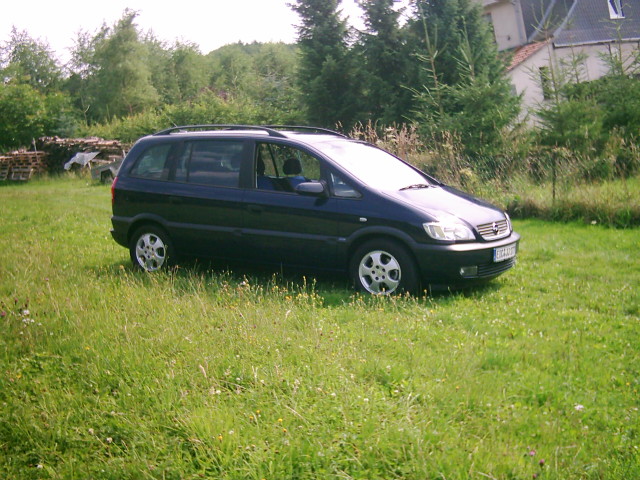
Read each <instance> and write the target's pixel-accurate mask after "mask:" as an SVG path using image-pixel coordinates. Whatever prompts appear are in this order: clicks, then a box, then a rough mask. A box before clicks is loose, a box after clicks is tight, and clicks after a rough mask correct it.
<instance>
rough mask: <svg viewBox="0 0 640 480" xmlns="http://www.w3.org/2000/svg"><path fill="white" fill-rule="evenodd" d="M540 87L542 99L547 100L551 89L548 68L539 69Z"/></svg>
mask: <svg viewBox="0 0 640 480" xmlns="http://www.w3.org/2000/svg"><path fill="white" fill-rule="evenodd" d="M540 87H541V89H542V98H544V99H545V100H549V99H550V98H551V93H552V89H553V86H552V84H551V72H550V71H549V67H540Z"/></svg>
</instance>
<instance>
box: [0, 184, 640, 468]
mask: <svg viewBox="0 0 640 480" xmlns="http://www.w3.org/2000/svg"><path fill="white" fill-rule="evenodd" d="M109 215H110V200H109V190H108V187H105V186H102V185H94V184H92V183H90V182H87V181H86V180H82V179H58V180H55V179H52V180H39V181H33V182H31V183H29V184H24V185H1V186H0V355H1V357H0V478H3V479H5V478H6V479H32V478H33V479H39V478H60V479H151V478H153V479H197V478H215V479H217V478H222V479H225V478H226V479H250V480H260V479H267V480H279V479H316V478H318V479H416V480H425V479H447V480H451V479H468V478H473V479H487V478H488V479H505V480H506V479H531V478H534V476H537V478H542V479H558V480H560V479H562V480H565V479H634V478H640V450H639V449H640V418H639V414H638V408H639V406H640V396H639V395H638V390H639V389H640V293H639V291H640V230H638V229H630V230H614V229H608V228H605V227H602V226H600V225H582V224H558V223H550V222H544V221H532V220H520V221H516V222H515V227H516V229H517V230H518V231H519V232H520V233H521V234H522V237H523V239H522V242H521V250H520V254H519V263H518V265H517V267H516V268H515V269H514V270H512V271H510V272H508V273H507V274H505V275H504V276H502V277H501V278H499V279H498V280H496V281H494V282H493V283H491V284H490V285H488V286H487V287H485V288H481V289H476V290H473V291H469V292H464V293H456V294H438V295H436V296H432V297H428V298H423V299H411V298H409V299H407V298H371V297H362V296H357V295H355V294H354V293H353V292H352V290H350V289H349V288H348V287H347V284H346V282H345V281H344V280H343V279H340V278H322V279H320V280H318V281H315V280H313V279H312V278H309V277H308V278H307V279H306V280H305V279H303V278H301V277H299V276H296V275H291V276H286V277H285V278H283V277H282V276H280V275H271V274H270V273H265V272H264V271H260V272H258V271H252V270H246V269H236V270H234V271H233V272H222V271H220V270H207V269H204V268H194V267H188V268H182V269H179V270H177V271H176V272H173V273H170V274H161V275H152V276H149V275H146V274H142V273H138V272H134V271H132V269H131V266H130V261H129V258H128V252H127V251H126V249H124V248H122V247H119V246H117V245H116V244H115V243H114V242H113V241H112V240H111V238H110V235H109V228H110V222H109Z"/></svg>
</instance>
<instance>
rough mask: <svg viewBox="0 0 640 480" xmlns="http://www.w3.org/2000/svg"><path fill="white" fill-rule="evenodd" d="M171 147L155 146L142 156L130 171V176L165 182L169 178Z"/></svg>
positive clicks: (168, 145)
mask: <svg viewBox="0 0 640 480" xmlns="http://www.w3.org/2000/svg"><path fill="white" fill-rule="evenodd" d="M170 151H171V145H170V144H167V145H156V146H155V147H151V148H149V149H148V150H147V151H145V152H144V154H142V156H141V157H140V158H138V161H137V162H136V164H135V165H134V166H133V168H132V169H131V173H130V175H132V176H134V177H141V178H148V179H152V180H166V179H167V178H168V177H169V170H170V165H169V163H170V159H169V152H170Z"/></svg>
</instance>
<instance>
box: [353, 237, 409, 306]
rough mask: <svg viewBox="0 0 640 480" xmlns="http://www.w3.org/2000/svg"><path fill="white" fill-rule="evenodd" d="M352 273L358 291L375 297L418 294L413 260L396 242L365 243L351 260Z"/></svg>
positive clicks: (372, 241) (375, 241) (371, 241)
mask: <svg viewBox="0 0 640 480" xmlns="http://www.w3.org/2000/svg"><path fill="white" fill-rule="evenodd" d="M349 272H350V274H351V278H352V280H353V283H354V285H355V287H356V289H357V290H359V291H363V292H369V293H372V294H374V295H392V294H397V293H403V292H409V293H415V292H417V291H418V287H419V286H420V281H419V277H418V271H417V268H416V265H415V262H414V260H413V258H412V257H411V255H410V254H409V252H408V251H407V249H406V248H405V247H403V246H402V245H400V244H399V243H398V242H395V241H393V240H387V239H380V240H370V241H368V242H366V243H364V244H362V245H361V246H360V247H359V248H358V249H357V250H356V252H355V253H354V254H353V256H352V257H351V262H350V265H349Z"/></svg>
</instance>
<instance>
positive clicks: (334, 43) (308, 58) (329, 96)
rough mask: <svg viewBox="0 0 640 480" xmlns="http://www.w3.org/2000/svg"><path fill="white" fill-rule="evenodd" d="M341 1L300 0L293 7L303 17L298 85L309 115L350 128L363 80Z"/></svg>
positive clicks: (314, 119)
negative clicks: (351, 53) (356, 62)
mask: <svg viewBox="0 0 640 480" xmlns="http://www.w3.org/2000/svg"><path fill="white" fill-rule="evenodd" d="M339 3H340V0H297V2H296V3H295V4H292V5H291V8H293V10H294V11H296V12H297V13H298V15H299V16H300V19H301V24H300V25H299V26H298V46H299V48H300V53H301V57H300V66H299V72H298V86H299V89H300V92H301V96H302V103H303V104H304V106H305V108H306V116H307V119H308V120H309V121H310V122H311V123H314V124H317V125H319V126H325V127H334V126H335V125H336V124H338V123H341V124H342V125H343V126H345V127H347V128H348V127H349V126H350V125H352V124H353V123H354V122H355V120H356V119H357V118H358V114H359V108H360V106H359V103H360V85H359V83H360V82H359V78H358V76H357V74H356V70H355V68H354V64H353V57H352V56H351V55H350V51H349V48H348V35H347V25H346V22H345V21H344V20H343V19H341V18H340V12H339V10H338V6H339Z"/></svg>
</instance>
